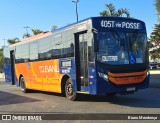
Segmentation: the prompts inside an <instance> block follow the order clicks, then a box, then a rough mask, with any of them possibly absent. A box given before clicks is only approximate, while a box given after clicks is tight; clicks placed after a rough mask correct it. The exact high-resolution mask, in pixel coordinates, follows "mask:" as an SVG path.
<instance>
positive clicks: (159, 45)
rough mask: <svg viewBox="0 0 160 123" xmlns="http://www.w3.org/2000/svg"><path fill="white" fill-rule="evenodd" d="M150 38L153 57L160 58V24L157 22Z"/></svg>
mask: <svg viewBox="0 0 160 123" xmlns="http://www.w3.org/2000/svg"><path fill="white" fill-rule="evenodd" d="M149 40H150V41H149V48H150V55H151V58H152V59H154V60H155V59H156V58H160V24H155V27H154V30H153V32H152V33H151V35H150V39H149Z"/></svg>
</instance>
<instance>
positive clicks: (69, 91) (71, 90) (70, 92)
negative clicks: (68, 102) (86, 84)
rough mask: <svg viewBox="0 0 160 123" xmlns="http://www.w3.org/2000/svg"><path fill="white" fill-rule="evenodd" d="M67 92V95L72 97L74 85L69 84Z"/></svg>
mask: <svg viewBox="0 0 160 123" xmlns="http://www.w3.org/2000/svg"><path fill="white" fill-rule="evenodd" d="M66 91H67V94H68V95H69V96H72V95H73V87H72V84H71V83H69V84H68V85H67V87H66Z"/></svg>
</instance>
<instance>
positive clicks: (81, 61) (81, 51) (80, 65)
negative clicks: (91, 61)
mask: <svg viewBox="0 0 160 123" xmlns="http://www.w3.org/2000/svg"><path fill="white" fill-rule="evenodd" d="M75 36H76V38H75V39H76V40H75V44H76V45H75V46H76V47H75V48H76V49H75V59H76V79H77V87H78V88H77V91H89V84H88V82H89V81H88V44H87V33H86V32H83V33H80V34H76V35H75Z"/></svg>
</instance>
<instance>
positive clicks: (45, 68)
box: [39, 65, 59, 73]
mask: <svg viewBox="0 0 160 123" xmlns="http://www.w3.org/2000/svg"><path fill="white" fill-rule="evenodd" d="M39 70H40V72H41V73H50V72H59V68H58V66H56V65H55V66H54V65H49V66H39Z"/></svg>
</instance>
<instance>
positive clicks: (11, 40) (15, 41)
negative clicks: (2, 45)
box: [7, 38, 20, 44]
mask: <svg viewBox="0 0 160 123" xmlns="http://www.w3.org/2000/svg"><path fill="white" fill-rule="evenodd" d="M7 41H8V43H9V44H15V43H17V42H20V40H19V38H12V39H8V40H7Z"/></svg>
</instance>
